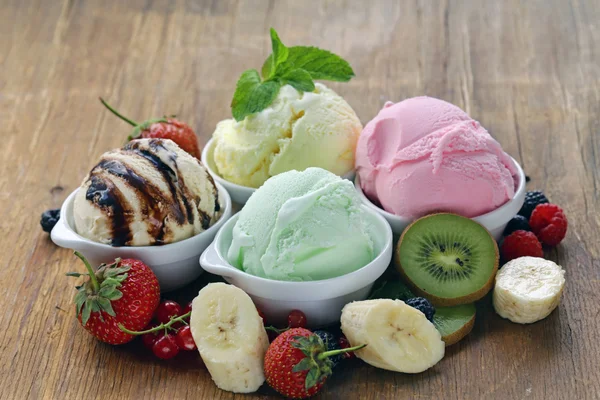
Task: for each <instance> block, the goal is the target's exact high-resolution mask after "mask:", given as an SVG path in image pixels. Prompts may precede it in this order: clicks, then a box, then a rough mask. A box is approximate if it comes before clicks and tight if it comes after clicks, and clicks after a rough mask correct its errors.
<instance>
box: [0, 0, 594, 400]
mask: <svg viewBox="0 0 600 400" xmlns="http://www.w3.org/2000/svg"><path fill="white" fill-rule="evenodd" d="M373 3H374V4H373V6H368V7H367V5H366V4H367V2H364V1H324V2H319V1H315V2H306V1H293V0H292V1H218V0H212V1H209V0H206V1H167V0H165V1H160V0H157V1H142V0H136V1H116V0H111V1H108V0H105V1H86V2H82V1H63V2H62V3H61V2H58V1H42V0H40V1H38V2H34V1H24V0H12V1H11V0H8V1H4V2H3V5H2V6H1V7H0V115H1V123H0V137H1V138H2V156H1V158H0V171H1V172H0V187H1V188H2V191H1V192H0V213H1V215H2V218H1V219H0V227H1V228H2V232H3V233H4V234H3V235H2V236H0V248H1V249H2V250H3V252H2V254H1V255H0V265H1V267H0V268H1V270H0V288H1V291H2V292H1V297H0V304H1V306H2V309H3V312H2V313H0V321H2V326H3V327H4V334H2V335H0V351H1V353H0V354H1V356H0V357H1V362H0V398H2V399H40V398H47V399H74V398H95V397H97V398H113V399H115V398H131V399H141V398H148V399H150V398H152V399H157V398H164V399H182V398H190V399H233V398H240V399H241V398H262V399H266V398H270V397H271V396H273V395H274V392H273V391H271V390H270V389H268V388H266V387H263V388H262V389H261V390H260V391H259V392H258V394H257V395H256V397H252V396H240V395H237V396H236V395H233V394H231V393H227V392H223V391H220V390H218V389H217V388H216V387H215V386H214V385H213V383H212V381H211V379H210V376H209V374H208V372H207V371H206V370H205V369H204V368H203V367H202V365H201V363H200V362H199V361H198V359H199V357H198V356H197V355H196V354H188V356H187V357H180V358H178V359H177V360H176V361H172V362H162V361H158V360H157V359H155V358H154V357H153V356H151V355H149V354H148V353H147V352H146V351H144V350H142V346H141V345H140V344H139V343H134V344H130V345H127V346H122V347H111V346H108V345H104V344H101V343H99V342H97V341H96V340H94V339H93V338H92V337H91V336H90V335H88V334H87V333H86V332H84V331H83V330H82V329H81V327H80V326H79V324H78V323H77V321H76V320H75V317H74V310H73V306H72V303H71V301H72V297H73V295H74V292H75V290H74V289H73V286H74V284H75V280H73V278H67V277H65V276H64V274H65V272H67V271H72V270H77V269H81V265H80V264H79V261H78V260H77V259H76V258H75V257H74V256H73V255H72V254H71V252H70V251H68V250H65V249H61V248H58V247H56V246H55V245H53V244H52V242H51V241H50V240H49V238H48V235H47V234H45V233H43V232H42V231H41V229H40V226H39V215H40V213H41V212H42V211H43V210H45V209H48V208H56V207H59V206H60V204H61V203H62V201H63V200H64V199H65V197H66V196H67V195H68V194H69V193H70V192H71V191H72V190H74V189H75V188H77V186H78V184H79V183H80V182H81V180H82V178H83V177H84V175H85V174H86V173H87V171H88V170H89V169H90V167H91V166H92V165H93V164H94V163H95V161H94V160H96V159H98V157H99V155H100V154H101V153H103V152H104V151H106V150H108V149H111V148H115V147H118V146H120V145H121V144H122V143H123V140H124V139H125V137H126V136H127V134H128V132H129V128H128V127H127V126H126V125H125V124H123V123H122V122H120V121H119V120H117V119H116V118H114V117H113V116H112V115H110V114H109V113H108V112H106V111H105V110H103V108H102V107H101V106H100V103H99V102H98V96H99V95H102V96H105V97H106V98H107V99H109V100H110V101H112V103H113V104H114V105H115V106H117V107H118V108H119V109H121V110H122V111H124V112H126V113H127V114H128V115H130V116H132V117H135V118H138V119H141V118H143V117H152V116H157V115H158V116H160V115H163V114H164V113H175V114H177V115H179V116H180V117H181V118H182V119H184V120H186V121H188V122H189V123H190V124H191V125H192V126H193V127H195V129H196V132H197V133H198V135H199V137H200V140H201V142H202V143H205V142H206V140H207V139H208V138H209V137H210V135H211V134H212V131H213V129H214V127H215V124H216V123H217V122H218V121H219V120H221V119H224V118H229V117H230V110H229V103H230V100H231V97H232V93H233V90H234V87H235V82H236V80H237V78H238V76H239V75H240V73H241V72H242V71H243V70H244V69H247V68H256V67H260V66H261V64H262V61H263V60H264V58H265V57H266V56H267V54H268V53H269V52H270V42H269V40H268V36H267V35H268V28H269V27H271V26H273V27H275V28H277V29H278V31H279V34H280V36H281V37H282V39H283V41H284V43H286V44H288V45H294V44H313V45H318V46H320V47H323V48H326V49H330V50H332V51H334V52H336V53H338V54H341V55H343V56H344V57H345V58H346V59H348V60H349V61H350V63H351V64H352V66H353V67H354V70H355V72H356V75H357V76H356V78H355V79H353V80H352V81H351V82H350V83H348V84H331V86H332V87H333V88H334V89H335V90H336V91H338V92H339V93H340V94H341V95H343V96H344V97H345V98H346V99H347V100H348V102H349V103H350V104H351V105H352V106H353V107H354V108H355V110H356V111H357V113H358V115H359V117H360V118H361V120H362V121H363V122H367V121H368V120H369V119H370V118H372V117H373V116H374V115H375V114H376V113H377V111H378V110H379V108H380V107H381V106H382V105H383V103H384V101H386V100H394V101H398V100H401V99H404V98H407V97H411V96H416V95H422V94H427V95H430V96H435V97H440V98H443V99H446V100H448V101H450V102H452V103H455V104H457V105H459V106H460V107H462V108H464V109H465V110H466V111H467V112H468V113H469V114H471V115H472V116H473V117H474V118H476V119H477V120H479V121H481V123H482V124H483V125H484V126H485V127H487V128H488V129H489V130H490V132H491V133H492V134H493V135H494V136H495V137H496V138H497V139H498V140H499V141H500V142H501V143H502V145H503V146H504V149H505V150H506V151H507V152H508V153H510V154H511V155H512V156H513V157H515V158H516V159H517V160H519V161H520V162H521V163H522V165H523V167H524V168H525V170H526V172H527V174H528V175H529V176H530V177H531V182H530V183H529V187H530V188H531V189H542V190H544V191H545V192H546V193H547V195H548V196H549V197H550V199H551V200H552V201H553V202H555V203H558V204H559V205H561V206H562V207H563V208H564V209H565V211H566V213H567V215H568V217H569V223H570V226H569V234H568V236H567V238H566V240H565V241H564V242H563V244H562V245H560V246H559V247H558V248H557V249H555V250H550V251H547V253H546V255H547V256H548V257H549V258H550V259H552V260H555V261H557V262H559V263H560V264H561V265H563V266H564V267H565V269H566V271H567V274H566V277H567V289H566V292H565V294H564V296H563V300H562V303H561V304H560V307H559V308H558V310H557V311H555V312H554V313H553V314H552V315H551V316H550V317H549V318H547V319H546V320H544V321H541V322H538V323H536V324H533V325H528V326H520V325H516V324H512V323H510V322H508V321H506V320H503V319H501V318H500V317H498V316H497V315H496V314H495V313H494V312H493V311H492V310H491V308H490V301H489V298H488V299H487V300H484V301H483V302H482V303H481V304H480V305H479V313H478V317H477V322H476V324H475V328H474V330H473V332H472V334H471V335H470V336H469V337H468V338H467V339H465V340H463V341H462V342H460V343H459V344H457V345H455V346H453V347H451V348H449V349H448V351H447V355H446V357H445V358H444V360H443V361H442V362H440V363H439V364H438V365H437V366H436V367H435V368H433V369H431V370H429V371H427V372H425V373H422V374H420V375H405V374H400V373H392V372H387V371H383V370H379V369H375V368H373V367H370V366H368V365H366V364H364V363H361V362H360V361H354V362H350V363H348V364H346V365H345V366H344V367H342V370H340V371H338V372H337V373H336V375H335V376H334V377H333V378H332V379H331V380H330V381H329V383H328V384H327V385H326V387H325V389H324V390H323V392H322V395H321V397H320V398H327V399H358V398H360V399H395V398H399V399H400V398H402V399H417V398H418V399H442V398H444V399H445V398H447V399H480V398H496V399H509V398H511V399H512V398H517V399H521V398H526V399H530V398H531V399H592V398H600V383H599V382H600V346H599V345H598V343H599V341H598V337H599V331H600V324H599V323H598V319H599V318H600V295H599V292H600V257H599V253H600V242H599V241H598V237H599V236H600V217H599V214H598V206H599V205H600V202H599V198H598V197H599V195H600V191H599V190H600V189H599V188H600V176H599V175H600V134H599V131H600V89H599V88H600V24H599V21H600V4H599V2H598V1H593V0H571V1H566V0H564V1H561V0H553V1H550V0H539V1H527V2H519V1H495V0H490V1H485V2H475V1H474V2H467V1H449V2H448V1H444V2H439V3H438V2H434V1H419V0H417V1H411V2H408V1H402V2H400V1H393V0H388V1H374V2H373ZM202 282H203V281H199V282H196V283H195V284H193V285H192V286H191V287H190V288H188V289H187V290H184V291H183V292H181V293H179V294H178V295H177V296H176V297H177V298H179V299H185V298H186V297H187V298H190V297H191V296H193V294H194V292H197V290H198V288H199V287H200V286H201V285H202Z"/></svg>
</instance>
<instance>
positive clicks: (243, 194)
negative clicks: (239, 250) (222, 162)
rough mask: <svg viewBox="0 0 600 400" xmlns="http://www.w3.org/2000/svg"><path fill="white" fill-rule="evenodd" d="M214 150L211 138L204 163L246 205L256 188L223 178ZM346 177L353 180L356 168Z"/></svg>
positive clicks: (231, 193)
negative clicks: (216, 163) (218, 171)
mask: <svg viewBox="0 0 600 400" xmlns="http://www.w3.org/2000/svg"><path fill="white" fill-rule="evenodd" d="M214 151H215V141H214V140H213V139H210V140H209V141H208V143H206V145H205V146H204V148H203V149H202V164H203V165H204V166H205V167H206V169H207V170H208V172H209V173H210V174H211V175H212V177H213V179H214V180H215V181H216V182H218V183H220V184H221V185H223V187H224V188H225V189H227V191H228V192H229V194H230V195H231V200H233V202H234V203H237V204H240V205H242V206H243V205H244V204H246V202H247V201H248V199H249V198H250V196H252V193H254V192H255V191H256V189H255V188H251V187H248V186H242V185H238V184H237V183H233V182H229V181H228V180H226V179H224V178H222V177H221V176H220V175H219V174H218V173H217V166H216V165H215V159H214ZM342 178H344V179H348V180H350V181H352V180H353V179H354V170H352V171H350V172H349V173H347V174H345V175H344V176H342Z"/></svg>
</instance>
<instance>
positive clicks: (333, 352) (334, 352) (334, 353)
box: [317, 344, 367, 360]
mask: <svg viewBox="0 0 600 400" xmlns="http://www.w3.org/2000/svg"><path fill="white" fill-rule="evenodd" d="M366 346H367V345H366V344H361V345H358V346H354V347H348V348H345V349H339V350H330V351H326V352H323V353H321V354H319V355H318V356H317V358H318V359H319V360H323V359H325V358H327V357H332V356H337V355H338V354H342V353H350V352H353V351H356V350H360V349H362V348H363V347H366Z"/></svg>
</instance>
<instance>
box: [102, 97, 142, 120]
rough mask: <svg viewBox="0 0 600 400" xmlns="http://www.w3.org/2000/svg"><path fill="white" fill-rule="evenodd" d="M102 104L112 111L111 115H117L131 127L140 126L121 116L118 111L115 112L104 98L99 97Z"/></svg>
mask: <svg viewBox="0 0 600 400" xmlns="http://www.w3.org/2000/svg"><path fill="white" fill-rule="evenodd" d="M99 99H100V102H101V103H102V104H104V107H106V108H108V111H110V112H111V113H113V114H115V115H116V116H117V117H119V118H120V119H122V120H123V121H125V122H127V123H128V124H129V125H131V126H138V125H139V124H138V123H137V122H135V121H133V120H131V119H129V118H127V117H125V116H123V115H122V114H120V113H119V112H118V111H117V110H115V109H114V108H112V107H111V106H110V105H109V104H108V103H107V102H106V101H105V100H104V99H103V98H102V97H99Z"/></svg>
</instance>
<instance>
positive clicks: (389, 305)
mask: <svg viewBox="0 0 600 400" xmlns="http://www.w3.org/2000/svg"><path fill="white" fill-rule="evenodd" d="M341 322H342V331H343V332H344V335H346V338H348V341H349V342H350V344H351V345H352V346H356V345H359V344H362V343H366V344H367V347H365V348H364V349H362V350H359V351H357V352H356V356H357V357H358V358H360V359H362V360H363V361H365V362H366V363H368V364H371V365H372V366H374V367H377V368H383V369H387V370H390V371H397V372H408V373H417V372H423V371H425V370H426V369H428V368H430V367H432V366H434V365H435V364H436V363H437V362H438V361H440V360H441V359H442V358H443V357H444V348H445V345H444V342H443V341H442V337H441V335H440V333H439V332H438V330H437V329H435V326H433V324H432V323H431V322H429V321H428V320H427V318H425V315H424V314H423V313H422V312H421V311H419V310H417V309H415V308H412V307H410V306H408V305H406V304H405V303H404V302H403V301H401V300H390V299H376V300H365V301H355V302H353V303H350V304H347V305H346V306H345V307H344V309H343V310H342V319H341Z"/></svg>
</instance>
